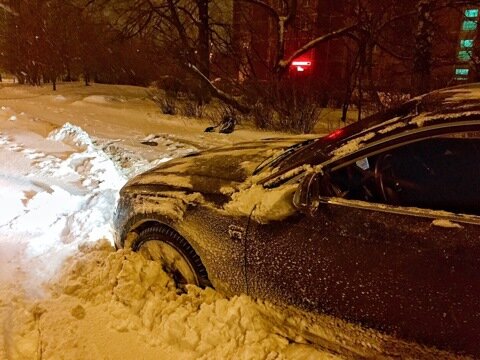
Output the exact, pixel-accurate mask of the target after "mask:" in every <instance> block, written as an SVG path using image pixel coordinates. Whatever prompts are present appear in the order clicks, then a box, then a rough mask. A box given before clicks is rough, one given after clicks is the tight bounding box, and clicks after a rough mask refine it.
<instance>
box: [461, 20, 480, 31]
mask: <svg viewBox="0 0 480 360" xmlns="http://www.w3.org/2000/svg"><path fill="white" fill-rule="evenodd" d="M476 29H477V21H475V20H465V21H464V22H463V24H462V30H465V31H470V30H476Z"/></svg>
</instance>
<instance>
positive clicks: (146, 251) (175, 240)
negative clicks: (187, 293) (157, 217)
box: [132, 226, 210, 290]
mask: <svg viewBox="0 0 480 360" xmlns="http://www.w3.org/2000/svg"><path fill="white" fill-rule="evenodd" d="M132 249H133V251H137V252H139V253H141V254H142V255H143V256H145V258H147V259H149V260H153V261H159V262H161V264H162V266H163V269H164V270H165V271H166V272H167V273H168V274H169V275H170V276H171V277H172V278H173V280H174V281H175V284H176V285H177V287H178V288H179V289H182V290H185V285H187V284H192V285H196V286H199V287H205V286H208V285H210V282H209V280H208V274H207V271H206V269H205V267H204V266H203V263H202V261H201V259H200V257H199V256H198V255H197V253H196V252H195V250H194V249H193V248H192V247H191V246H190V244H189V243H188V242H187V241H186V240H185V239H184V238H183V237H182V236H181V235H180V234H178V233H177V232H175V231H174V230H172V229H170V228H167V227H164V226H152V227H149V228H147V229H144V230H142V231H141V232H140V233H139V236H138V238H137V241H136V242H135V243H134V244H133V246H132Z"/></svg>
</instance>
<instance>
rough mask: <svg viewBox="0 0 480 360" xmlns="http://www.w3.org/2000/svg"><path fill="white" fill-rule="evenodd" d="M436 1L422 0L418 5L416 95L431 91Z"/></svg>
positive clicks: (414, 67)
mask: <svg viewBox="0 0 480 360" xmlns="http://www.w3.org/2000/svg"><path fill="white" fill-rule="evenodd" d="M434 6H435V0H420V1H419V2H418V3H417V10H418V26H417V32H416V34H415V52H414V58H413V78H412V87H413V91H414V95H419V94H424V93H426V92H428V91H429V90H430V86H431V84H430V82H431V67H432V41H433V33H434V30H435V24H434V22H433V18H432V10H433V8H434Z"/></svg>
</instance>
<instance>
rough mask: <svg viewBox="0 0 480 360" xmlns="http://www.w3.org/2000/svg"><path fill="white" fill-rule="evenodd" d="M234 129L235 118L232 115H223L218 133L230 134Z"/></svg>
mask: <svg viewBox="0 0 480 360" xmlns="http://www.w3.org/2000/svg"><path fill="white" fill-rule="evenodd" d="M233 130H235V118H234V117H233V116H232V115H225V116H224V117H223V120H222V122H221V124H220V131H219V133H220V134H231V133H232V132H233Z"/></svg>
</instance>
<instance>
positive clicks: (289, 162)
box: [279, 83, 480, 172]
mask: <svg viewBox="0 0 480 360" xmlns="http://www.w3.org/2000/svg"><path fill="white" fill-rule="evenodd" d="M465 120H475V121H479V122H480V83H473V84H466V85H460V86H455V87H450V88H445V89H440V90H436V91H432V92H430V93H428V94H425V95H421V96H418V97H415V98H413V99H411V100H409V101H407V102H405V103H404V104H402V105H400V106H398V107H396V108H393V109H389V110H387V111H384V112H381V113H378V114H375V115H372V116H370V117H367V118H365V119H363V120H361V121H360V122H356V123H353V124H351V125H348V126H346V127H344V128H341V129H337V130H335V131H334V132H332V133H330V134H328V135H326V136H324V137H321V138H318V139H317V140H316V141H314V142H312V143H311V144H309V145H308V146H305V147H302V148H300V150H299V151H296V152H295V153H294V154H292V155H291V156H289V157H288V158H287V159H285V161H283V162H282V164H280V166H279V170H280V172H284V171H288V170H289V169H292V168H295V167H297V166H301V165H302V164H310V165H318V164H321V163H325V162H328V163H332V162H334V161H336V160H337V159H340V158H343V157H345V156H348V155H350V154H352V153H355V152H356V151H358V150H359V149H361V148H362V147H366V146H368V145H370V144H371V143H374V142H377V141H379V140H382V138H388V137H390V136H395V135H397V134H400V133H403V132H406V131H408V130H413V129H418V128H424V129H427V128H429V127H431V126H435V125H438V124H441V123H445V124H451V123H452V122H457V121H458V122H462V121H465Z"/></svg>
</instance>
